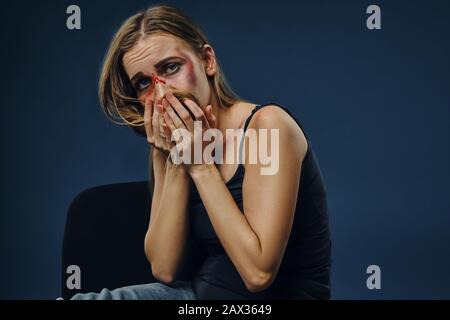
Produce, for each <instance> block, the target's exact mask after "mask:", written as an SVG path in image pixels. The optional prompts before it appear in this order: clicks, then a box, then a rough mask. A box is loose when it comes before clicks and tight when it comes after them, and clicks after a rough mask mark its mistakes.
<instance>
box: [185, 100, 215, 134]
mask: <svg viewBox="0 0 450 320" xmlns="http://www.w3.org/2000/svg"><path fill="white" fill-rule="evenodd" d="M184 104H185V105H186V106H187V107H188V108H189V110H191V112H192V113H193V114H194V117H195V120H196V121H202V122H203V123H204V124H205V125H206V126H207V127H208V126H209V123H208V119H207V118H206V116H205V113H204V112H203V110H202V108H200V107H199V106H198V105H197V104H196V103H195V102H194V101H192V100H190V99H185V100H184Z"/></svg>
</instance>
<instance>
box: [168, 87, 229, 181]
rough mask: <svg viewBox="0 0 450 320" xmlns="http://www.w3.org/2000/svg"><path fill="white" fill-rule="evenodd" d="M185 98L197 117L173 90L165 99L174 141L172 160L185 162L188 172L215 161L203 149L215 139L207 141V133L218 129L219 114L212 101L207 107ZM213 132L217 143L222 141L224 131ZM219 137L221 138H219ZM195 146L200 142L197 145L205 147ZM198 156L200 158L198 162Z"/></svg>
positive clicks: (169, 135)
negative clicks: (216, 115) (214, 109)
mask: <svg viewBox="0 0 450 320" xmlns="http://www.w3.org/2000/svg"><path fill="white" fill-rule="evenodd" d="M183 102H184V105H186V107H187V108H189V110H190V111H191V112H192V114H193V115H194V117H195V118H194V119H193V118H192V116H191V114H190V113H189V111H188V110H187V109H186V107H185V106H183V104H182V103H181V102H180V101H179V100H178V99H177V98H176V97H175V96H174V95H173V94H171V93H167V94H166V95H165V99H163V101H162V106H163V109H164V120H165V123H164V125H163V128H164V131H165V134H166V137H168V140H170V141H171V145H172V150H171V157H172V161H174V162H175V160H176V162H177V163H180V162H182V164H183V165H185V167H186V169H187V170H188V172H189V173H191V172H192V171H193V170H194V169H195V168H197V167H199V166H204V165H207V166H208V165H211V164H214V159H213V158H212V157H206V158H205V157H204V154H203V151H204V150H205V148H206V146H207V145H209V144H211V143H212V142H211V141H204V140H203V134H204V132H205V131H206V130H208V129H215V128H216V125H217V123H216V117H215V116H214V114H213V113H212V107H211V105H208V106H207V107H206V108H205V109H204V111H203V110H202V109H201V108H200V107H199V106H198V105H197V104H196V103H195V102H194V101H192V100H190V99H186V100H184V101H183ZM195 123H196V124H195ZM200 127H201V128H200ZM199 129H201V130H199ZM172 133H174V138H175V141H172V139H171V137H172ZM213 136H215V138H214V139H216V140H215V142H216V143H221V142H222V141H221V135H218V136H217V135H213ZM218 139H220V141H217V140H218ZM194 146H197V149H198V146H201V150H196V149H195V147H194ZM209 151H211V150H209ZM195 153H197V159H195V157H194V154H195ZM177 157H178V158H179V159H177ZM194 160H197V163H195V161H194ZM198 161H200V162H198Z"/></svg>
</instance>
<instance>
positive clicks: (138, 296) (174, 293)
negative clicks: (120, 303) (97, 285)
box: [71, 281, 196, 300]
mask: <svg viewBox="0 0 450 320" xmlns="http://www.w3.org/2000/svg"><path fill="white" fill-rule="evenodd" d="M195 299H196V296H195V293H194V290H193V289H192V284H191V282H188V281H175V282H174V283H173V284H171V285H166V284H163V283H160V282H152V283H147V284H139V285H133V286H128V287H123V288H118V289H114V290H108V289H106V288H105V289H103V290H102V291H100V292H99V293H94V292H89V293H77V294H75V295H74V296H73V297H72V298H71V300H195Z"/></svg>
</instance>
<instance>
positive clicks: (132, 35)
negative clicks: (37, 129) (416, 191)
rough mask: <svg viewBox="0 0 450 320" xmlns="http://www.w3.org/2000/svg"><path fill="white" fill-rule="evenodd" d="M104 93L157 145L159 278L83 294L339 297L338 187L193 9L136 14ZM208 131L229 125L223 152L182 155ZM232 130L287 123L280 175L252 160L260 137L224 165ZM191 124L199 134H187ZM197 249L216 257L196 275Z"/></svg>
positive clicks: (107, 70) (116, 43) (112, 109)
mask: <svg viewBox="0 0 450 320" xmlns="http://www.w3.org/2000/svg"><path fill="white" fill-rule="evenodd" d="M183 93H184V94H183ZM99 95H100V100H101V104H102V106H103V108H104V111H105V112H106V114H107V116H108V117H109V118H110V119H111V120H113V121H114V122H117V123H122V124H123V123H124V124H126V125H129V126H130V127H131V128H133V129H134V130H136V131H137V132H138V133H140V134H142V135H144V136H146V137H147V140H148V142H149V144H150V147H151V153H150V161H149V163H150V165H151V166H150V173H151V175H152V176H151V180H150V186H151V189H152V192H153V196H152V204H151V214H150V223H149V227H148V232H147V234H146V236H145V253H146V256H147V258H148V260H149V262H150V265H151V271H152V273H153V275H154V277H155V278H156V279H157V280H158V282H155V283H150V284H143V285H136V286H131V287H125V288H119V289H115V290H112V291H110V290H108V289H104V290H103V291H102V292H100V293H99V294H97V293H87V294H77V295H75V296H74V297H73V298H72V299H329V298H330V266H331V241H330V232H329V225H328V212H327V202H326V189H325V187H324V184H323V181H322V175H321V172H320V169H319V167H318V164H317V161H316V159H315V156H314V153H313V150H312V148H311V144H310V142H309V139H308V138H307V136H306V134H305V132H304V130H303V128H302V127H301V125H300V124H299V122H298V121H297V120H296V119H295V118H294V117H293V116H292V115H291V114H290V113H289V112H288V111H287V110H286V109H284V108H283V107H282V106H280V105H277V104H264V105H257V104H254V103H251V102H248V101H245V100H243V99H240V98H239V97H238V96H237V95H236V94H235V93H234V92H233V91H232V90H231V89H230V87H229V86H228V85H227V83H226V81H225V78H224V75H223V73H222V71H221V69H220V67H219V64H218V60H217V58H216V56H215V52H214V49H213V48H212V46H211V45H210V44H209V43H208V41H207V39H206V37H205V36H204V35H203V33H202V31H201V30H200V29H199V28H198V27H197V26H196V25H195V24H194V23H193V22H192V21H191V20H190V19H189V18H188V17H186V16H185V15H184V14H183V13H182V12H180V11H179V10H177V9H174V8H172V7H168V6H155V7H151V8H149V9H147V10H145V11H141V12H139V13H137V14H136V15H134V16H132V17H130V18H129V19H128V20H127V21H126V22H125V23H124V24H123V25H122V27H121V28H120V29H119V31H118V32H117V34H116V35H115V37H114V39H113V41H112V43H111V46H110V48H109V51H108V53H107V55H106V58H105V61H104V65H103V70H102V74H101V78H100V83H99ZM186 96H187V97H189V99H185V98H184V97H186ZM177 97H178V98H177ZM118 120H120V121H118ZM194 121H197V122H196V123H197V124H198V123H200V124H201V131H200V133H199V132H198V131H197V132H196V131H195V124H194ZM208 129H215V130H216V131H215V132H218V133H221V135H218V137H219V138H217V140H215V144H214V146H215V147H216V149H214V152H213V153H211V155H212V158H211V157H210V158H203V159H201V161H200V162H192V161H183V162H181V163H174V159H175V155H176V154H178V155H185V154H188V153H189V152H190V151H191V150H194V149H195V148H194V147H193V145H195V143H197V142H199V143H200V146H201V150H200V151H201V153H200V154H204V153H203V152H204V151H205V150H206V149H207V143H205V140H204V139H202V137H204V136H203V133H205V132H206V131H207V130H208ZM227 129H243V131H244V132H245V133H246V135H245V137H247V136H248V135H247V132H249V131H250V130H253V131H255V132H264V130H275V131H277V132H278V135H274V136H272V135H271V136H270V139H269V140H267V141H266V144H268V145H269V148H271V149H270V150H276V151H277V152H278V153H279V159H278V162H279V163H278V164H277V166H276V172H275V173H273V172H272V173H271V174H262V173H261V172H263V170H264V167H265V165H266V164H267V163H264V161H262V160H261V159H257V161H256V162H252V161H250V160H252V154H251V152H247V150H251V149H252V145H251V143H254V141H255V140H253V142H252V141H250V139H249V138H245V139H244V138H242V140H240V144H239V149H238V150H239V152H240V153H239V157H240V158H239V159H241V160H242V162H243V163H239V161H234V163H228V162H225V161H221V160H223V159H225V158H226V155H227V154H230V153H232V152H233V150H234V148H233V146H234V144H233V141H232V140H233V139H234V138H233V137H232V138H229V136H227V135H226V131H227ZM180 132H185V133H186V132H188V133H189V134H191V135H190V137H191V139H190V140H189V139H181V138H180V134H179V135H178V138H177V136H176V133H180ZM241 132H242V131H241ZM220 136H221V137H225V138H223V140H220ZM274 137H276V138H277V139H275V138H274ZM172 139H174V140H172ZM263 140H264V139H262V138H257V143H258V146H260V145H261V143H263V142H264V141H265V140H264V141H263ZM181 141H183V143H181ZM274 146H275V147H276V148H273V147H274ZM221 148H222V150H223V152H220V150H221ZM197 151H198V150H197ZM216 151H218V152H216ZM244 155H245V156H244ZM271 156H273V154H272V155H271ZM188 158H190V159H191V160H192V159H193V157H192V156H188ZM184 159H187V158H184ZM192 250H195V251H202V250H203V251H204V252H205V258H204V260H203V261H202V264H201V266H200V268H199V269H198V271H197V272H196V274H195V276H194V278H193V280H192V281H180V280H179V279H178V278H177V276H178V275H179V272H180V265H181V264H182V261H185V260H189V258H190V255H191V253H192Z"/></svg>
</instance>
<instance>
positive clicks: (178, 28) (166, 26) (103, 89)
mask: <svg viewBox="0 0 450 320" xmlns="http://www.w3.org/2000/svg"><path fill="white" fill-rule="evenodd" d="M158 33H159V34H161V33H167V34H170V35H173V36H176V37H178V38H180V39H182V40H184V41H185V42H186V43H187V44H189V45H190V47H191V48H192V49H193V50H194V52H195V53H197V54H198V55H199V57H203V52H202V49H203V46H204V45H205V44H209V42H208V40H207V39H206V36H205V35H204V34H203V32H202V31H201V29H200V28H199V26H197V25H196V24H195V23H194V22H193V21H192V19H190V18H189V17H188V16H187V15H185V14H184V13H183V12H181V11H180V10H179V9H177V8H174V7H171V6H167V5H156V6H152V7H149V8H148V9H146V10H141V11H139V12H138V13H136V14H135V15H133V16H131V17H130V18H128V19H127V20H126V21H125V22H124V23H123V24H122V26H121V27H120V28H119V30H118V31H117V32H116V33H115V35H114V37H113V39H112V41H111V44H110V46H109V49H108V51H107V53H106V55H105V59H104V62H103V66H102V70H101V74H100V78H99V86H98V95H99V99H100V105H101V107H102V110H103V111H104V113H105V114H106V116H107V117H108V118H109V119H110V120H111V121H112V122H114V123H116V124H119V125H128V126H129V127H131V128H132V129H133V130H134V131H135V132H136V133H138V134H140V135H141V136H144V137H146V133H145V128H144V121H143V108H142V107H141V105H140V101H139V100H138V97H137V93H136V91H135V89H134V88H133V86H132V85H131V81H130V80H129V78H128V75H127V73H126V72H125V68H124V66H123V61H122V59H123V56H124V54H125V53H126V52H128V51H129V50H131V49H132V48H133V47H134V46H135V45H136V44H137V43H138V42H139V40H140V39H142V38H144V37H146V36H148V35H151V34H158ZM216 64H217V66H216V73H215V74H214V75H213V76H208V82H209V85H210V89H211V93H212V95H214V98H215V100H216V101H218V103H219V106H221V107H225V108H228V107H230V106H232V105H233V104H235V103H236V102H237V101H239V100H240V98H239V97H238V95H237V94H236V93H234V92H233V90H232V89H231V88H230V86H229V85H228V83H227V81H226V79H225V76H224V74H223V72H222V70H221V68H220V65H219V63H218V61H217V63H216ZM152 149H153V148H150V153H149V171H150V177H151V178H150V180H151V181H150V183H149V185H150V190H151V191H153V185H154V173H153V166H152Z"/></svg>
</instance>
